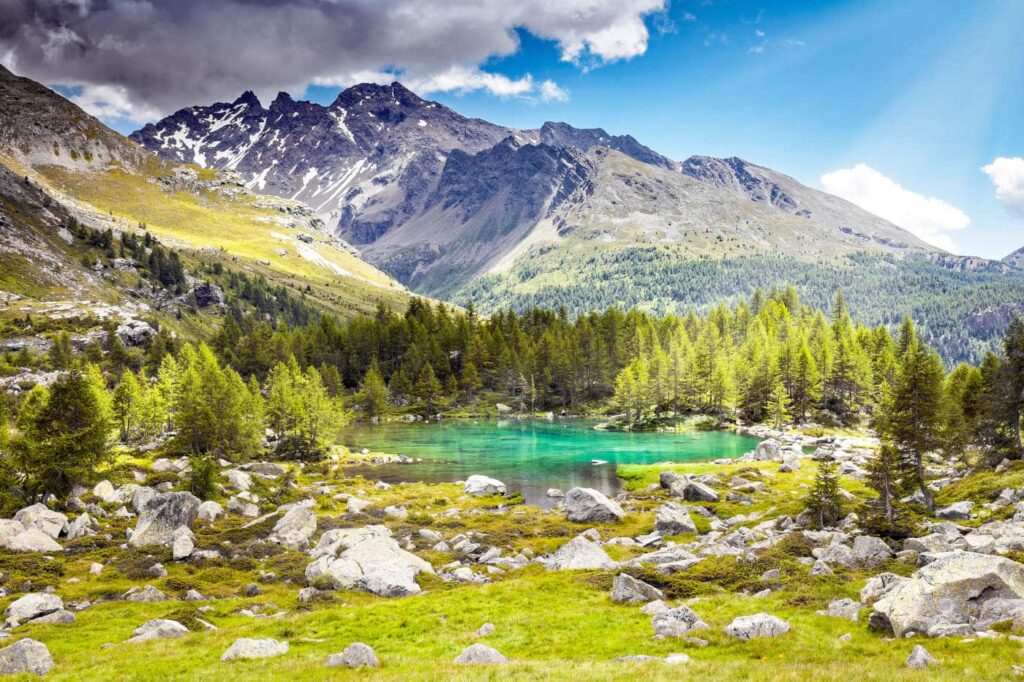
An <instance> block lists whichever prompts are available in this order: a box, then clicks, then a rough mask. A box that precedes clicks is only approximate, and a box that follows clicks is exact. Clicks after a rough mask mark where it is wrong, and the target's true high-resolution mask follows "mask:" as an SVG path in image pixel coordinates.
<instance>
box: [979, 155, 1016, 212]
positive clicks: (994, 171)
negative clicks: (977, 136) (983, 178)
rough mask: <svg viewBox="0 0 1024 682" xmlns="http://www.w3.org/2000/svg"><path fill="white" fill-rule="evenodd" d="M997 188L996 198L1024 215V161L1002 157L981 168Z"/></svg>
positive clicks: (1009, 208) (1011, 209)
mask: <svg viewBox="0 0 1024 682" xmlns="http://www.w3.org/2000/svg"><path fill="white" fill-rule="evenodd" d="M981 170H982V172H984V173H985V175H987V176H988V177H989V178H990V179H991V180H992V184H993V185H995V187H996V198H997V199H999V201H1001V202H1003V205H1004V206H1006V208H1007V209H1008V210H1010V211H1013V212H1014V213H1017V214H1020V215H1024V159H1022V158H1020V157H1019V156H1012V157H1007V156H1000V157H999V158H997V159H995V160H994V161H992V163H990V164H988V165H987V166H982V167H981Z"/></svg>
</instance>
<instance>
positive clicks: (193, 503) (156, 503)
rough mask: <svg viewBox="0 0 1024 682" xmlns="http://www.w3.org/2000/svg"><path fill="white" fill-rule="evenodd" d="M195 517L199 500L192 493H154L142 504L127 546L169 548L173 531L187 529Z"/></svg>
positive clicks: (197, 512)
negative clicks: (161, 546) (159, 546)
mask: <svg viewBox="0 0 1024 682" xmlns="http://www.w3.org/2000/svg"><path fill="white" fill-rule="evenodd" d="M198 516H199V498H198V497H196V496H195V495H193V494H192V493H187V492H180V493H158V494H156V495H154V496H152V497H151V498H149V499H148V500H147V501H146V503H145V505H144V507H143V509H142V512H141V514H140V515H139V523H138V525H136V526H135V532H133V533H132V537H131V539H130V540H129V541H128V544H129V545H131V546H132V547H144V546H146V545H164V546H170V545H171V544H173V543H174V531H175V530H177V529H178V528H181V527H183V526H184V527H185V528H191V527H192V524H193V523H195V520H196V518H197V517H198Z"/></svg>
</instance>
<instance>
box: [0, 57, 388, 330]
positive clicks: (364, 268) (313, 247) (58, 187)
mask: <svg viewBox="0 0 1024 682" xmlns="http://www.w3.org/2000/svg"><path fill="white" fill-rule="evenodd" d="M0 165H3V166H5V167H6V168H7V169H9V170H10V171H11V172H13V173H15V174H17V175H19V176H25V177H28V178H30V179H31V180H32V181H34V182H36V183H37V184H39V185H40V186H41V187H42V188H43V189H44V190H46V191H47V192H48V193H49V195H50V196H52V198H53V199H54V200H55V201H57V202H59V203H61V204H63V205H65V206H66V207H67V210H68V211H69V212H70V213H71V214H73V215H74V217H75V218H76V220H79V221H80V222H82V223H83V224H85V225H88V226H90V227H93V228H95V229H99V230H106V229H112V230H113V231H115V233H118V232H124V231H127V232H132V233H139V234H141V232H142V228H143V226H144V228H145V229H146V230H148V231H149V232H151V233H152V234H154V235H156V236H157V237H159V238H161V239H162V240H164V241H165V242H166V243H167V244H168V245H170V246H172V247H174V248H178V249H184V250H191V251H194V252H196V253H201V252H221V253H223V254H224V256H225V257H226V258H228V259H230V262H232V263H235V264H236V265H235V267H236V268H238V269H241V270H244V271H247V272H249V273H251V274H253V275H261V276H265V277H267V278H268V279H269V280H270V281H272V282H275V283H277V284H284V285H287V286H290V287H292V288H294V289H295V290H300V289H301V290H304V291H305V295H306V296H307V297H308V298H309V299H311V301H312V302H313V303H314V304H316V305H318V306H320V307H322V308H323V309H327V310H333V311H337V312H341V313H346V314H350V313H353V312H359V311H368V310H372V309H373V308H374V307H375V306H376V305H377V303H378V302H381V303H384V304H386V305H389V306H394V307H402V306H404V302H405V301H406V300H407V299H408V293H407V292H406V291H405V289H404V287H402V286H401V285H400V284H399V283H397V282H396V281H395V280H393V279H392V278H390V277H388V276H387V275H385V274H384V273H382V272H380V271H379V270H377V269H376V268H374V267H373V266H371V265H369V264H367V263H365V262H364V261H362V260H361V259H360V258H359V257H358V253H357V252H356V251H355V250H354V249H352V248H351V247H350V246H349V245H348V244H346V243H345V242H344V241H343V240H341V239H340V238H338V237H336V236H335V235H333V234H331V233H330V232H329V231H327V230H325V229H324V225H323V223H322V221H320V220H319V218H317V216H316V215H315V214H314V213H313V211H312V210H311V209H309V207H307V206H305V205H304V204H302V203H300V202H297V201H291V200H286V199H280V198H277V197H268V196H261V195H258V194H254V193H253V192H251V191H249V190H248V189H246V188H245V187H244V186H243V185H242V184H241V181H240V179H239V178H238V176H237V175H234V174H232V173H230V172H227V173H224V172H218V171H213V170H208V169H201V168H197V167H195V166H183V165H180V164H176V163H173V162H170V161H167V160H164V159H161V158H160V157H158V156H156V155H154V154H151V153H150V152H148V151H146V150H145V149H143V148H142V147H140V146H138V145H137V144H135V143H133V142H131V141H130V140H128V139H126V138H124V137H123V136H121V135H119V134H117V133H115V132H114V131H112V130H110V129H108V128H106V127H105V126H104V125H103V124H102V123H100V122H99V121H97V120H96V119H95V118H93V117H91V116H89V115H87V114H85V113H84V112H83V111H81V109H79V108H78V107H77V106H75V105H74V104H73V103H71V102H69V101H67V100H66V99H64V98H63V97H61V96H60V95H58V94H57V93H55V92H53V91H51V90H49V89H47V88H45V87H43V86H41V85H39V84H38V83H35V82H33V81H31V80H29V79H25V78H19V77H17V76H15V75H13V74H12V73H10V72H9V71H7V70H6V69H3V68H2V67H0ZM5 266H6V264H5ZM4 270H5V274H6V272H7V268H6V267H5V268H4Z"/></svg>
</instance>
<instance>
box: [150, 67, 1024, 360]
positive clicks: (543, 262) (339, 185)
mask: <svg viewBox="0 0 1024 682" xmlns="http://www.w3.org/2000/svg"><path fill="white" fill-rule="evenodd" d="M131 138H132V139H133V140H135V141H136V142H138V143H139V144H140V145H142V146H144V147H146V148H147V149H149V150H151V151H153V152H156V153H157V154H159V155H160V156H162V157H163V158H166V159H169V160H172V161H175V162H177V163H181V164H192V165H194V166H195V167H198V168H203V169H207V168H211V169H219V170H223V171H233V172H235V173H237V174H238V176H239V177H240V179H241V181H242V182H243V183H244V184H245V186H246V187H247V188H249V189H250V190H253V191H258V192H265V193H269V194H272V195H276V196H278V197H282V198H286V199H289V200H298V201H302V202H305V203H306V204H308V205H309V206H310V207H312V209H313V211H315V213H316V215H317V216H318V217H319V218H320V219H321V220H322V221H323V222H324V224H325V225H326V226H327V229H328V230H329V231H330V232H332V233H334V234H336V235H337V236H339V237H341V238H343V239H345V240H346V241H347V242H349V243H351V244H352V245H354V246H355V247H356V248H358V249H359V251H360V254H361V256H362V257H363V258H364V259H365V260H367V261H368V262H369V263H372V264H373V265H375V266H377V267H379V268H380V269H382V270H383V271H385V272H388V273H390V274H391V275H392V276H394V277H395V278H396V279H398V280H399V281H401V282H403V283H404V284H406V285H408V286H409V287H411V288H412V289H413V290H414V291H417V292H420V293H423V294H426V295H429V296H433V297H439V298H445V299H449V300H452V301H454V302H457V303H460V304H463V305H468V304H470V303H472V304H473V305H475V306H476V307H477V309H478V310H480V311H482V312H485V313H489V312H493V311H495V310H498V309H502V308H512V309H514V310H520V311H521V310H525V309H528V308H530V307H532V306H540V307H546V308H559V307H565V308H566V309H567V311H568V312H569V313H570V314H579V313H583V312H586V311H589V310H595V309H600V308H603V307H606V306H608V305H612V304H616V305H621V306H623V307H633V306H637V307H640V308H644V309H648V310H651V311H653V312H656V313H666V312H679V311H684V310H687V309H690V308H696V309H698V310H700V309H704V308H706V307H708V306H710V304H712V303H713V302H716V301H719V300H721V299H723V298H729V297H734V296H737V295H745V294H749V293H750V292H751V291H753V290H754V289H755V288H757V287H761V288H766V289H767V288H771V287H773V286H777V285H780V284H783V283H792V284H794V285H795V286H796V287H797V289H798V291H799V293H800V295H801V297H802V298H804V299H805V300H807V301H808V302H810V303H812V304H814V305H819V306H824V305H827V304H828V303H829V301H830V300H831V297H832V295H833V292H834V291H835V290H836V288H842V289H843V290H844V291H845V293H846V295H847V299H848V301H849V303H850V305H851V308H852V309H853V310H854V311H855V312H856V314H857V315H858V316H859V318H860V319H862V320H864V321H866V322H869V323H872V324H876V323H887V324H894V323H897V322H898V321H899V320H900V319H901V318H902V317H903V316H904V315H908V314H909V315H911V316H913V317H914V319H915V320H917V321H919V323H920V325H921V329H922V333H923V334H924V336H925V337H926V338H928V339H929V341H930V342H931V343H933V344H934V345H936V346H937V347H938V349H939V350H940V352H942V353H943V355H944V356H945V357H946V358H947V359H948V360H950V361H953V360H961V359H974V360H976V359H978V358H979V357H980V356H981V354H982V353H983V352H984V351H986V350H987V349H988V348H989V346H990V343H991V341H992V339H994V338H995V337H996V336H997V335H998V334H999V333H1000V332H1001V330H1002V329H1003V328H1004V327H1005V325H1006V323H1007V322H1008V321H1009V319H1010V317H1011V316H1012V315H1013V314H1014V313H1016V312H1020V311H1021V310H1022V309H1024V303H1022V301H1024V297H1022V296H1021V294H1022V292H1024V277H1022V273H1021V272H1020V271H1018V270H1017V267H1016V266H1017V265H1018V263H1017V262H1016V261H1013V260H1008V261H1007V262H1005V263H1000V262H991V261H986V260H984V259H981V258H971V257H961V256H954V255H951V254H949V253H946V252H943V251H942V250H940V249H937V248H935V247H932V246H930V245H928V244H926V243H924V242H922V241H921V240H919V239H917V238H916V237H914V236H913V235H912V234H910V233H909V232H907V231H905V230H903V229H900V228H899V227H896V226H895V225H893V224H891V223H889V222H887V221H885V220H883V219H881V218H878V217H876V216H874V215H872V214H870V213H867V212H866V211H864V210H862V209H860V208H858V207H856V206H854V205H853V204H850V203H849V202H847V201H844V200H842V199H839V198H837V197H835V196H832V195H829V194H826V193H824V192H821V191H818V190H814V189H811V188H809V187H806V186H804V185H801V184H800V183H799V182H797V181H795V180H794V179H792V178H790V177H787V176H786V175H784V174H782V173H780V172H777V171H774V170H771V169H768V168H764V167H761V166H758V165H755V164H753V163H749V162H747V161H744V160H742V159H739V158H727V159H718V158H710V157H703V156H693V157H690V158H689V159H686V160H685V161H682V162H677V161H674V160H671V159H669V158H666V157H665V156H663V155H661V154H659V153H657V152H656V151H654V150H652V149H649V148H648V147H645V146H644V145H643V144H641V143H639V142H638V141H637V140H635V139H634V138H633V137H631V136H629V135H611V134H609V133H607V132H605V131H604V130H602V129H579V128H574V127H573V126H571V125H569V124H566V123H553V122H549V123H545V124H544V125H542V126H541V127H540V128H539V129H534V130H518V129H513V128H507V127H503V126H500V125H496V124H493V123H489V122H487V121H483V120H480V119H474V118H468V117H465V116H462V115H460V114H458V113H457V112H455V111H453V110H452V109H450V108H448V107H445V106H443V105H441V104H439V103H437V102H431V101H427V100H424V99H422V98H420V97H418V96H417V95H415V94H414V93H412V92H410V91H409V90H408V89H406V88H405V87H403V86H402V85H401V84H400V83H392V84H391V85H371V84H363V85H357V86H354V87H351V88H348V89H346V90H344V91H342V92H341V93H340V94H339V95H338V97H337V99H335V101H334V102H333V103H332V104H330V105H329V106H321V105H319V104H314V103H310V102H302V101H295V100H293V99H292V98H291V97H289V96H288V95H287V94H285V93H281V94H279V95H278V96H277V97H276V98H275V99H274V101H273V102H271V103H270V106H269V107H266V108H265V107H264V106H263V105H262V104H261V103H260V101H259V100H258V99H257V98H256V96H255V95H253V93H251V92H246V93H244V94H243V95H242V96H240V97H239V98H238V99H236V100H235V101H234V102H231V103H218V104H213V105H211V106H196V107H191V108H188V109H183V110H181V111H178V112H176V113H175V114H173V115H171V116H169V117H167V118H165V119H163V120H161V121H159V122H157V123H154V124H151V125H147V126H145V127H144V128H142V129H141V130H139V131H137V132H135V133H134V134H132V136H131Z"/></svg>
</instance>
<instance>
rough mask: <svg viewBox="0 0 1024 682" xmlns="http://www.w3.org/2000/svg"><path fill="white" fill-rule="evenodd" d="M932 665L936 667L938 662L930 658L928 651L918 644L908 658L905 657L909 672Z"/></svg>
mask: <svg viewBox="0 0 1024 682" xmlns="http://www.w3.org/2000/svg"><path fill="white" fill-rule="evenodd" d="M933 665H938V661H936V660H935V659H934V658H932V655H931V654H930V653H928V650H927V649H925V648H924V647H923V646H921V645H920V644H918V645H917V646H915V647H914V650H913V651H911V652H910V656H908V657H907V667H908V668H910V669H911V670H921V669H923V668H928V667H930V666H933Z"/></svg>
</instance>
